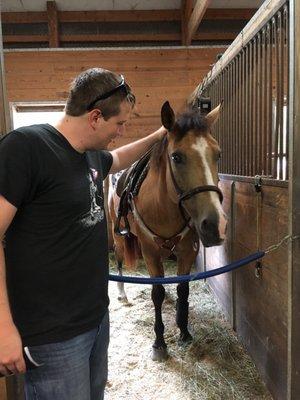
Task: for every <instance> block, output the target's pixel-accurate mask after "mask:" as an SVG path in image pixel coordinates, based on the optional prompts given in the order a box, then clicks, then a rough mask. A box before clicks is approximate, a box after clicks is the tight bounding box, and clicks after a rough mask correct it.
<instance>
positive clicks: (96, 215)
mask: <svg viewBox="0 0 300 400" xmlns="http://www.w3.org/2000/svg"><path fill="white" fill-rule="evenodd" d="M97 175H98V172H97V171H96V170H95V169H93V168H90V170H89V173H88V180H89V183H90V198H91V208H90V212H89V215H88V216H87V217H86V218H84V219H83V220H82V223H83V225H85V226H93V225H96V224H97V223H98V222H100V221H102V220H103V218H104V210H103V207H102V206H101V205H99V204H98V203H97V199H99V200H100V201H101V196H100V194H99V191H98V188H97V185H96V183H95V180H96V179H97Z"/></svg>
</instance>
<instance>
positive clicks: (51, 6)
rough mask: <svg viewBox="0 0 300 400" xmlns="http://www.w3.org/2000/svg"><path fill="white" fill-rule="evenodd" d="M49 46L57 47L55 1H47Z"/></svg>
mask: <svg viewBox="0 0 300 400" xmlns="http://www.w3.org/2000/svg"><path fill="white" fill-rule="evenodd" d="M47 14H48V33H49V47H59V40H58V15H57V7H56V3H55V1H47Z"/></svg>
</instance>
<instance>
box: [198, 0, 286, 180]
mask: <svg viewBox="0 0 300 400" xmlns="http://www.w3.org/2000/svg"><path fill="white" fill-rule="evenodd" d="M277 3H278V9H277V10H276V9H275V12H274V14H273V15H271V16H270V17H269V19H268V20H267V21H263V23H262V22H261V21H258V24H259V29H257V32H256V33H255V34H253V22H252V23H251V30H252V31H250V29H249V30H248V31H247V27H248V25H247V26H246V28H245V29H244V31H243V32H242V34H241V35H239V37H238V38H237V40H236V41H237V43H236V44H235V42H234V43H233V44H232V46H231V48H235V51H234V56H233V57H232V54H231V57H230V52H229V54H228V57H227V58H225V60H224V57H222V58H221V60H220V61H219V62H218V63H217V64H215V66H214V68H213V69H212V70H211V72H210V73H209V74H208V75H207V76H206V78H205V79H204V81H203V82H202V83H201V85H199V86H198V88H197V89H196V91H195V93H194V96H195V97H194V98H193V101H194V102H195V100H196V99H197V98H199V97H202V96H205V97H210V98H211V100H212V106H216V105H218V104H219V103H220V102H221V101H222V100H223V102H224V103H223V112H222V115H221V118H220V120H219V123H218V124H217V126H216V129H215V131H214V132H215V136H216V139H217V140H218V142H219V144H220V146H221V148H222V157H221V160H220V166H219V171H220V173H221V174H230V175H240V176H255V175H260V176H264V177H266V178H270V179H276V180H287V179H288V118H287V116H288V107H289V104H288V98H289V93H288V88H289V86H288V81H289V8H288V4H287V2H284V1H281V2H277ZM271 11H274V9H273V10H271ZM266 13H268V14H270V9H266ZM247 36H248V40H247ZM225 55H226V53H225Z"/></svg>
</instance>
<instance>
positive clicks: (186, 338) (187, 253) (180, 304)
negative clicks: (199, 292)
mask: <svg viewBox="0 0 300 400" xmlns="http://www.w3.org/2000/svg"><path fill="white" fill-rule="evenodd" d="M196 255H197V251H196V250H195V249H194V248H193V247H191V245H190V244H189V243H182V245H181V246H180V247H179V249H178V254H177V275H187V274H189V273H190V271H191V266H192V265H193V262H194V261H195V258H196ZM188 299H189V282H182V283H179V284H178V285H177V301H176V323H177V326H178V328H179V329H180V338H179V343H180V344H183V343H187V342H190V341H191V340H192V339H193V338H192V336H191V334H190V333H189V330H188V319H189V301H188Z"/></svg>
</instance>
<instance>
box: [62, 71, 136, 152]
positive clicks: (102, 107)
mask: <svg viewBox="0 0 300 400" xmlns="http://www.w3.org/2000/svg"><path fill="white" fill-rule="evenodd" d="M134 104H135V96H134V95H133V93H132V92H131V89H130V87H129V85H128V84H127V83H126V82H125V80H124V78H123V76H122V75H117V74H115V73H113V72H111V71H108V70H105V69H102V68H91V69H88V70H87V71H84V72H82V73H81V74H80V75H78V76H77V77H76V78H75V79H74V81H73V82H72V84H71V88H70V94H69V97H68V99H67V103H66V108H65V112H66V117H67V118H68V117H78V118H76V120H77V122H79V121H84V126H86V127H87V128H88V129H87V130H85V132H86V133H85V135H84V137H83V136H82V137H81V139H82V140H81V141H82V143H84V145H86V146H88V149H100V148H106V147H107V145H108V144H109V142H110V141H111V140H112V139H114V138H115V137H116V136H118V135H122V134H123V132H124V129H125V123H126V122H127V120H128V118H129V115H130V112H131V110H132V108H133V106H134ZM86 124H87V125H86Z"/></svg>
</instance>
